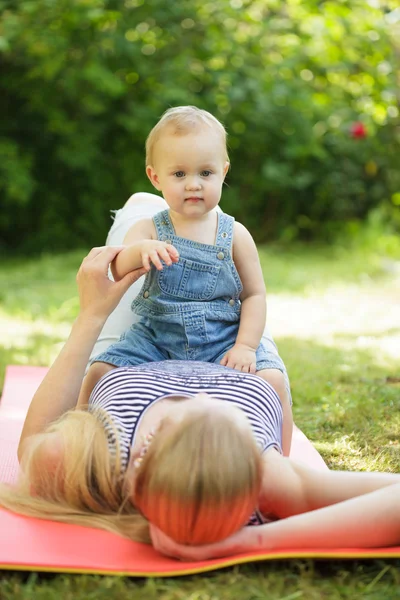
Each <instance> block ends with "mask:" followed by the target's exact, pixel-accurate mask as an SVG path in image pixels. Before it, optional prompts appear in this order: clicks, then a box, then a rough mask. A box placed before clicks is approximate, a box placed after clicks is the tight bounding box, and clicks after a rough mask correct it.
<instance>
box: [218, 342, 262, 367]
mask: <svg viewBox="0 0 400 600" xmlns="http://www.w3.org/2000/svg"><path fill="white" fill-rule="evenodd" d="M220 364H221V365H222V366H223V367H230V368H231V369H236V371H242V373H255V372H256V370H257V369H256V352H255V350H254V349H253V348H250V346H245V345H244V344H235V345H234V346H233V347H232V348H231V349H230V350H228V352H227V353H226V354H225V356H224V357H223V359H222V360H221V362H220Z"/></svg>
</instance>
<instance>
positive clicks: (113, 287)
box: [76, 246, 146, 320]
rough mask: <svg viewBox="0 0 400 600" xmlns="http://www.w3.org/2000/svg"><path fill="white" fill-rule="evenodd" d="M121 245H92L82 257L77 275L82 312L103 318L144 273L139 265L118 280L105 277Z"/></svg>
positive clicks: (144, 270) (121, 247)
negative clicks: (94, 246)
mask: <svg viewBox="0 0 400 600" xmlns="http://www.w3.org/2000/svg"><path fill="white" fill-rule="evenodd" d="M123 249H124V246H118V247H115V246H102V247H100V248H93V249H92V250H91V251H90V252H89V254H88V255H87V256H86V258H84V259H83V261H82V264H81V266H80V268H79V271H78V274H77V276H76V281H77V284H78V292H79V303H80V309H81V314H84V315H85V316H86V317H95V318H99V319H101V320H104V319H106V318H107V317H108V316H109V315H110V313H112V311H113V310H114V308H116V306H117V305H118V303H119V301H120V300H121V298H122V296H123V295H124V294H125V292H126V291H127V290H128V288H129V287H130V286H131V285H132V284H133V283H134V282H135V281H137V280H138V279H139V277H141V276H142V275H144V274H145V273H146V269H144V268H140V269H136V270H135V271H131V272H130V273H128V274H127V275H125V277H123V278H122V279H121V280H120V281H118V282H116V281H111V279H110V278H109V277H108V267H109V264H110V263H111V262H112V261H113V260H114V258H115V257H116V256H117V255H118V254H119V253H120V252H121V250H123Z"/></svg>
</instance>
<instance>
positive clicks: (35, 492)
mask: <svg viewBox="0 0 400 600" xmlns="http://www.w3.org/2000/svg"><path fill="white" fill-rule="evenodd" d="M104 420H107V425H108V430H109V431H110V428H112V424H111V423H109V422H108V421H109V420H108V418H107V415H105V414H103V413H102V414H101V418H99V414H96V413H92V412H87V411H80V410H76V411H73V412H69V413H67V414H66V415H64V416H63V417H61V419H59V420H58V421H56V422H55V423H53V424H52V425H50V426H49V427H48V428H47V430H46V431H45V432H44V433H41V434H37V435H35V436H33V437H32V439H31V440H30V443H29V446H28V448H27V449H26V451H25V453H24V455H23V459H22V463H21V469H20V475H19V478H18V482H17V484H16V485H15V486H10V485H4V484H3V485H1V486H0V505H1V506H3V507H4V508H7V509H9V510H12V511H13V512H16V513H20V514H23V515H26V516H30V517H38V518H41V519H51V520H54V521H61V522H63V523H74V524H76V525H84V526H87V527H98V528H100V529H105V530H107V531H111V532H113V533H117V534H119V535H121V536H123V537H127V538H129V539H132V540H136V541H140V542H147V543H149V542H150V536H149V528H148V523H147V521H146V520H145V519H144V517H142V516H141V515H140V514H139V512H138V511H137V510H136V508H135V507H134V506H133V505H132V503H131V501H130V497H131V495H132V481H131V476H130V475H129V474H128V473H127V472H126V470H125V469H124V468H123V466H122V464H121V457H120V451H119V448H118V443H117V439H118V438H117V436H116V435H114V436H113V437H114V438H115V440H116V443H117V446H116V448H115V452H112V453H111V452H110V449H109V444H108V439H107V432H106V429H105V427H104ZM51 433H54V434H58V435H59V436H60V439H61V441H62V443H61V446H62V458H61V460H58V461H57V463H55V464H54V465H49V468H43V462H42V461H41V460H40V458H41V456H42V455H43V449H44V446H45V444H46V443H47V441H48V439H49V436H48V434H51Z"/></svg>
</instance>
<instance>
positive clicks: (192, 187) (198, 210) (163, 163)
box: [147, 127, 229, 218]
mask: <svg viewBox="0 0 400 600" xmlns="http://www.w3.org/2000/svg"><path fill="white" fill-rule="evenodd" d="M153 162H154V165H152V166H148V167H147V175H148V176H149V179H150V181H151V182H152V183H153V185H154V187H155V188H156V189H158V190H160V191H161V192H162V194H163V196H164V198H165V200H166V202H167V203H168V205H169V207H170V208H171V211H172V212H175V213H178V214H179V215H182V216H185V217H188V218H199V217H201V216H203V215H205V214H207V213H208V212H210V211H211V210H212V209H213V208H215V207H216V206H217V205H218V203H219V201H220V198H221V191H222V184H223V182H224V178H225V175H226V172H227V170H228V168H229V163H228V162H226V161H225V159H224V148H223V142H222V140H221V137H220V136H219V135H218V133H217V132H215V131H214V130H213V129H212V128H209V127H198V128H197V129H195V130H193V131H192V132H189V133H186V134H183V135H177V134H175V133H174V131H173V130H172V129H169V130H168V129H167V130H166V131H165V133H164V134H163V135H162V136H161V137H160V139H159V140H158V141H157V142H156V144H155V147H154V152H153Z"/></svg>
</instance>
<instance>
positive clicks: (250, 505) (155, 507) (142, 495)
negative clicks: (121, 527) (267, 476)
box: [134, 410, 261, 545]
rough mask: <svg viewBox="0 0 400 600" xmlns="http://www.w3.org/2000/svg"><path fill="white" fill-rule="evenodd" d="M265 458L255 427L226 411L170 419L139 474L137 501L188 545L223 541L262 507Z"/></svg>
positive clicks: (154, 520)
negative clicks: (237, 420) (262, 478)
mask: <svg viewBox="0 0 400 600" xmlns="http://www.w3.org/2000/svg"><path fill="white" fill-rule="evenodd" d="M260 487H261V456H260V451H259V449H258V447H257V444H256V442H255V440H254V437H253V434H252V431H251V428H250V426H249V427H248V428H246V427H245V426H240V424H239V425H238V424H237V423H236V422H235V420H233V419H232V418H231V417H230V416H229V415H228V414H227V413H225V412H224V411H215V412H214V411H213V412H211V413H210V412H209V411H205V410H199V411H194V412H193V413H191V414H190V415H187V416H186V417H185V418H183V419H182V420H181V421H179V422H175V423H174V422H168V418H166V419H164V421H163V423H162V425H161V430H160V431H159V432H158V433H157V434H156V435H155V437H154V440H153V441H152V443H151V444H150V446H149V449H148V451H147V453H146V455H145V456H144V458H143V461H142V462H141V464H140V466H139V468H138V469H137V475H136V478H135V488H134V502H135V505H136V506H137V507H138V509H139V510H141V511H142V513H143V514H144V515H145V516H146V517H147V518H148V519H149V521H150V522H151V523H153V524H154V525H156V526H157V527H159V528H160V529H161V530H162V531H163V532H164V533H166V534H167V535H168V536H170V537H171V538H172V539H174V540H175V541H177V542H179V543H182V544H192V545H196V544H206V543H212V542H216V541H219V540H222V539H224V538H226V537H228V536H229V535H231V534H232V533H234V532H235V531H237V530H239V529H240V528H241V527H243V525H245V524H246V522H247V520H248V519H249V517H250V515H251V514H252V512H253V511H254V509H255V508H256V507H257V505H258V498H259V493H260Z"/></svg>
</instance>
